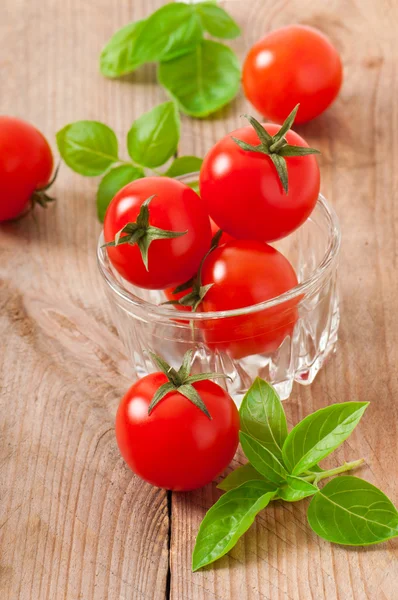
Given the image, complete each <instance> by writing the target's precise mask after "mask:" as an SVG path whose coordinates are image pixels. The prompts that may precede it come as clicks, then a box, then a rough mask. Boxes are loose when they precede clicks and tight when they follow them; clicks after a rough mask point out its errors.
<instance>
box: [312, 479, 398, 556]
mask: <svg viewBox="0 0 398 600" xmlns="http://www.w3.org/2000/svg"><path fill="white" fill-rule="evenodd" d="M307 516H308V521H309V524H310V526H311V528H312V529H313V531H315V533H316V534H317V535H319V536H320V537H321V538H323V539H324V540H327V541H328V542H334V543H335V544H344V545H349V546H367V545H370V544H378V543H380V542H384V541H386V540H389V539H391V538H393V537H397V536H398V511H397V509H396V508H395V506H394V505H393V503H392V502H391V501H390V500H389V499H388V498H387V496H386V495H385V494H383V492H382V491H380V490H379V489H378V488H377V487H375V486H374V485H371V484H370V483H368V482H367V481H364V480H363V479H359V478H358V477H351V476H341V477H337V478H336V479H332V481H330V482H329V483H327V484H326V485H325V487H324V488H322V489H321V490H320V491H319V492H318V494H317V495H316V496H315V497H314V498H313V499H312V501H311V504H310V505H309V507H308V514H307Z"/></svg>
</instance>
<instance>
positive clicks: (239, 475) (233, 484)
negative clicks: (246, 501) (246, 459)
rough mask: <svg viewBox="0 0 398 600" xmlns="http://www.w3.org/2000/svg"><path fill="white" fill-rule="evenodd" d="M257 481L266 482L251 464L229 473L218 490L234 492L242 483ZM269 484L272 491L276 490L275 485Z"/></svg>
mask: <svg viewBox="0 0 398 600" xmlns="http://www.w3.org/2000/svg"><path fill="white" fill-rule="evenodd" d="M253 479H255V480H259V479H260V480H264V481H266V480H265V479H264V478H263V476H262V475H260V473H259V472H258V471H256V469H255V468H254V467H253V466H252V465H251V464H250V463H247V464H245V465H242V466H241V467H238V468H237V469H235V471H232V473H229V474H228V475H227V476H226V477H225V478H224V479H223V480H222V481H221V483H219V484H218V486H217V487H218V488H219V489H220V490H224V492H228V491H229V490H234V489H235V488H237V487H238V486H239V485H242V483H246V482H247V481H253ZM267 483H269V485H270V486H271V487H270V491H271V489H273V490H276V486H275V484H274V483H270V482H267Z"/></svg>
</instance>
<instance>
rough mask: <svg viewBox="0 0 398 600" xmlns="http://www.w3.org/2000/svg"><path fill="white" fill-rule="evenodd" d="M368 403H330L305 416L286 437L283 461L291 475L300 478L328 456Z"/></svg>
mask: <svg viewBox="0 0 398 600" xmlns="http://www.w3.org/2000/svg"><path fill="white" fill-rule="evenodd" d="M367 406H368V402H345V403H343V404H332V406H327V407H326V408H322V409H321V410H318V411H316V412H314V413H312V414H311V415H308V417H306V418H305V419H303V420H302V421H301V422H300V423H298V425H296V426H295V427H294V428H293V429H292V431H291V432H290V433H289V435H288V436H287V438H286V440H285V443H284V445H283V449H282V455H283V460H284V463H285V465H286V467H287V468H288V469H289V470H290V472H291V474H292V475H300V474H301V473H303V472H304V471H307V470H308V469H311V467H313V466H314V465H315V464H317V463H318V462H319V461H320V460H322V459H323V458H325V456H328V454H330V453H331V452H333V450H335V449H336V448H337V447H338V446H339V445H340V444H342V443H343V442H344V440H346V439H347V438H348V436H349V435H350V434H351V433H352V431H353V430H354V429H355V427H356V426H357V424H358V422H359V420H360V419H361V417H362V415H363V413H364V411H365V410H366V407H367Z"/></svg>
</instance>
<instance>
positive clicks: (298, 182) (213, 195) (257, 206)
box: [200, 107, 320, 242]
mask: <svg viewBox="0 0 398 600" xmlns="http://www.w3.org/2000/svg"><path fill="white" fill-rule="evenodd" d="M297 109H298V107H296V108H295V109H294V111H293V112H292V113H291V114H290V115H289V117H288V118H287V119H286V121H285V123H284V124H283V126H282V127H281V126H279V125H273V124H265V125H261V124H260V123H259V122H258V121H256V119H254V118H253V117H251V116H248V115H247V118H248V120H249V122H250V126H247V127H242V128H241V129H237V130H236V131H233V132H232V133H231V134H229V135H227V136H225V137H224V138H222V139H221V140H220V141H219V142H217V144H215V146H213V148H212V149H211V150H210V151H209V152H208V154H207V155H206V156H205V159H204V161H203V164H202V168H201V171H200V193H201V197H202V198H203V200H204V201H205V202H206V203H207V207H208V211H209V214H210V217H211V218H212V219H213V220H214V221H215V223H216V224H217V225H218V227H220V229H222V230H223V231H225V232H226V233H228V234H229V235H231V236H232V237H234V238H236V239H253V240H259V241H265V242H271V241H274V240H278V239H280V238H283V237H285V236H287V235H288V234H290V233H291V232H293V231H294V230H295V229H297V228H298V227H299V226H300V225H302V223H304V221H305V220H306V219H307V218H308V217H309V215H310V214H311V212H312V210H313V209H314V207H315V204H316V202H317V199H318V194H319V188H320V173H319V167H318V164H317V161H316V158H315V156H313V154H315V153H318V151H317V150H314V149H313V148H309V147H308V144H307V143H306V142H305V140H304V139H303V138H301V137H300V136H299V135H298V134H297V133H295V132H294V131H291V130H290V127H291V125H292V124H293V121H294V117H295V114H296V112H297Z"/></svg>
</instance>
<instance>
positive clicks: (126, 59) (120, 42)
mask: <svg viewBox="0 0 398 600" xmlns="http://www.w3.org/2000/svg"><path fill="white" fill-rule="evenodd" d="M144 24H145V20H144V19H142V20H141V21H135V22H134V23H129V24H128V25H126V26H125V27H123V28H122V29H119V31H117V32H116V33H115V34H114V35H113V36H112V37H111V39H110V40H109V42H108V43H107V44H106V46H105V47H104V48H103V50H102V52H101V55H100V71H101V73H102V75H105V77H120V76H121V75H126V73H131V71H134V70H135V69H136V68H137V67H139V66H140V64H141V63H140V62H137V59H136V43H137V37H138V34H139V33H140V31H141V29H142V28H143V26H144Z"/></svg>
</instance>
